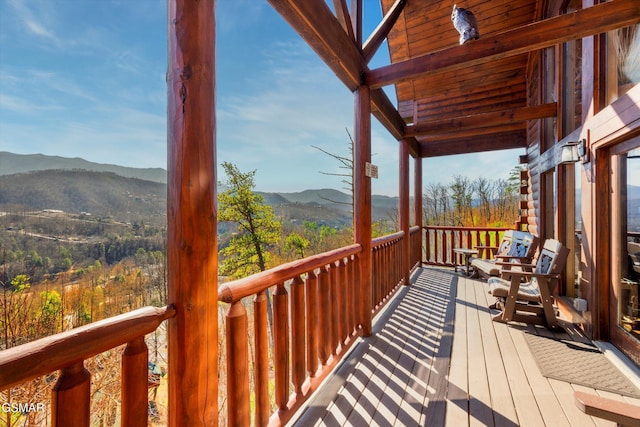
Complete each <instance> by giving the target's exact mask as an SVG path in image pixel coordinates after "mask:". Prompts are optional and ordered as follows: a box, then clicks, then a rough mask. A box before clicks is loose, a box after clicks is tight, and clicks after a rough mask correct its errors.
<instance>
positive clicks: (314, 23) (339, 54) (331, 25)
mask: <svg viewBox="0 0 640 427" xmlns="http://www.w3.org/2000/svg"><path fill="white" fill-rule="evenodd" d="M269 3H271V5H272V6H273V8H274V9H275V10H276V11H277V12H278V13H280V14H281V15H282V17H283V18H284V19H285V20H286V21H287V22H289V24H290V25H291V27H292V28H293V29H294V30H295V31H296V32H298V34H300V36H301V37H302V38H303V39H304V40H305V41H306V42H307V44H308V45H309V46H311V48H312V49H314V50H315V51H316V53H317V54H318V56H320V59H322V60H323V61H324V62H325V63H326V64H327V65H328V66H329V68H331V70H333V72H334V73H335V74H336V75H337V76H338V78H339V79H340V80H341V81H342V82H343V83H344V85H345V86H347V88H348V89H349V90H351V91H352V92H353V91H355V90H356V89H357V88H358V87H359V86H360V84H361V81H362V78H363V75H364V73H365V71H366V70H368V68H367V65H366V63H365V62H364V59H363V58H362V55H361V54H360V51H359V50H358V48H357V47H356V46H355V45H354V44H353V41H352V40H351V39H350V38H349V36H348V35H347V34H346V33H345V32H344V31H343V30H342V27H341V25H340V23H339V22H338V19H337V18H336V17H335V16H334V15H333V14H332V12H331V10H330V9H329V8H328V7H327V5H326V4H325V3H324V2H323V1H320V0H307V1H304V2H300V1H295V0H269ZM361 8H362V0H352V2H351V15H352V17H351V21H352V23H353V24H354V26H355V25H357V22H356V21H358V20H360V21H361ZM354 15H355V17H354ZM358 16H360V18H358ZM360 25H361V24H360ZM359 28H361V26H360V27H359ZM355 36H356V38H358V35H357V34H356V35H355ZM370 99H371V102H372V107H373V113H374V115H375V116H376V118H377V119H378V120H379V121H380V123H382V125H383V126H384V127H385V128H387V130H388V131H389V133H391V134H392V135H393V136H394V137H395V138H396V139H398V140H399V139H401V138H402V135H403V134H404V120H402V118H401V117H400V114H399V113H398V110H397V109H396V108H395V107H394V106H393V104H392V103H391V101H390V100H389V98H388V97H387V95H386V94H385V93H384V91H383V90H382V89H378V90H373V91H371V94H370ZM410 148H411V154H412V155H413V156H417V155H418V152H419V150H418V145H417V143H416V142H415V141H413V142H411V139H410Z"/></svg>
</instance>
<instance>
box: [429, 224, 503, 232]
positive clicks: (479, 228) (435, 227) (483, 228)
mask: <svg viewBox="0 0 640 427" xmlns="http://www.w3.org/2000/svg"><path fill="white" fill-rule="evenodd" d="M423 228H426V229H430V230H461V231H463V230H474V231H475V230H478V231H506V230H513V229H514V228H513V227H454V226H448V225H425V226H423Z"/></svg>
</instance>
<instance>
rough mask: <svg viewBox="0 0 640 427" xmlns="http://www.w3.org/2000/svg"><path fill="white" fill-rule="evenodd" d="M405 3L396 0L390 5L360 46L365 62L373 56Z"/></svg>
mask: <svg viewBox="0 0 640 427" xmlns="http://www.w3.org/2000/svg"><path fill="white" fill-rule="evenodd" d="M405 4H407V0H396V2H395V3H394V4H393V6H391V9H389V11H388V12H387V14H386V15H385V16H384V18H382V21H381V22H380V24H378V26H377V27H376V29H375V30H374V31H373V33H371V35H370V36H369V38H368V39H367V41H366V42H365V43H364V46H363V47H362V56H363V57H364V60H365V61H366V62H367V63H369V61H370V60H371V58H373V55H374V54H375V53H376V52H377V51H378V48H379V47H380V45H381V44H382V42H383V41H384V39H386V38H387V36H388V35H389V31H391V29H392V28H393V26H394V24H395V23H396V21H397V20H398V17H399V16H400V14H401V13H402V11H403V10H404V6H405Z"/></svg>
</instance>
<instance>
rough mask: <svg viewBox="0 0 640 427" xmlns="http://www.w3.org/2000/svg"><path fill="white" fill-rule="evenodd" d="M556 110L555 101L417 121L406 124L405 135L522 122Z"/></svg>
mask: <svg viewBox="0 0 640 427" xmlns="http://www.w3.org/2000/svg"><path fill="white" fill-rule="evenodd" d="M556 111H557V104H556V103H555V102H552V103H549V104H542V105H535V106H532V107H522V108H514V109H509V110H502V111H491V112H488V113H480V114H473V115H468V116H463V117H454V118H451V119H443V120H432V121H428V122H424V123H419V124H416V125H414V126H407V128H406V134H405V135H406V136H414V137H415V136H424V135H436V134H441V133H448V132H459V131H466V130H470V129H479V128H486V127H493V126H496V125H506V124H513V123H522V122H525V121H527V120H536V119H542V118H546V117H554V116H555V115H556Z"/></svg>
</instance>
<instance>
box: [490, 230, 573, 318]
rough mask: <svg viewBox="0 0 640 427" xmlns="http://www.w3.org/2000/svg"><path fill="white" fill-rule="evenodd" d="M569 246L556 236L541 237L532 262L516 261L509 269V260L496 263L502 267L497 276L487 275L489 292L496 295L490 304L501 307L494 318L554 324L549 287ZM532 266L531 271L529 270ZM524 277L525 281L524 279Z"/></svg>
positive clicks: (496, 307) (551, 290)
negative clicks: (539, 247)
mask: <svg viewBox="0 0 640 427" xmlns="http://www.w3.org/2000/svg"><path fill="white" fill-rule="evenodd" d="M568 255H569V249H567V248H566V247H565V246H563V245H562V243H560V242H559V241H557V240H554V239H548V240H547V241H545V243H544V246H543V247H542V250H541V251H540V254H539V255H538V259H537V261H536V263H535V265H532V264H520V265H519V266H520V267H521V269H520V268H519V269H516V270H512V269H510V266H511V265H512V264H510V263H500V264H502V265H503V266H504V267H505V269H503V270H502V271H501V277H491V278H489V281H488V283H489V292H490V293H491V294H492V295H493V296H495V297H496V298H497V302H496V304H493V305H492V306H491V307H490V308H494V309H501V310H502V312H501V313H500V314H498V315H496V316H495V317H493V320H494V321H498V322H505V323H506V322H510V321H516V322H525V323H533V324H541V325H546V326H547V327H548V328H552V329H553V328H557V327H558V323H557V320H556V311H555V308H554V307H553V302H554V301H553V291H554V290H555V288H556V286H557V284H558V280H559V279H560V273H562V269H563V268H564V265H565V263H566V261H567V257H568ZM531 270H533V271H531ZM523 279H524V280H523ZM525 280H526V281H525Z"/></svg>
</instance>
